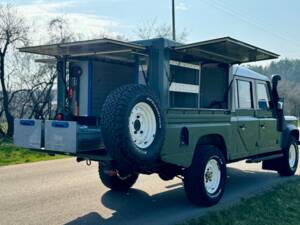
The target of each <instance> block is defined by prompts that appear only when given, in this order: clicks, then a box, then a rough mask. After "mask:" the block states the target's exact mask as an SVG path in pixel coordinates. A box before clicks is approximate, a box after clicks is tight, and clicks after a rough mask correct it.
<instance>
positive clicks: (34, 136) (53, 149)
mask: <svg viewBox="0 0 300 225" xmlns="http://www.w3.org/2000/svg"><path fill="white" fill-rule="evenodd" d="M14 144H15V145H16V146H19V147H24V148H30V149H33V150H36V151H40V152H47V153H50V154H65V155H72V156H77V157H82V158H90V157H88V156H92V155H93V156H94V158H97V159H99V160H101V159H107V157H108V156H107V153H106V151H105V149H104V145H103V142H102V137H101V130H100V129H96V128H90V127H88V126H82V125H79V124H78V123H77V122H75V121H57V120H46V121H42V120H29V119H16V120H15V123H14ZM97 156H99V157H97Z"/></svg>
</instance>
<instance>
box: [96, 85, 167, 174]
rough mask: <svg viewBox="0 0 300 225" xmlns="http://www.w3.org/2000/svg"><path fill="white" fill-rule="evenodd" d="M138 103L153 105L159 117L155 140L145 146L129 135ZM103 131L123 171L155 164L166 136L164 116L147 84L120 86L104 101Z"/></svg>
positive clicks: (114, 158) (104, 138) (156, 116)
mask: <svg viewBox="0 0 300 225" xmlns="http://www.w3.org/2000/svg"><path fill="white" fill-rule="evenodd" d="M138 103H146V104H147V105H148V106H150V108H151V110H152V112H153V113H154V115H155V119H156V128H157V129H156V133H155V134H153V137H154V140H153V141H152V143H151V145H150V146H148V147H146V148H140V147H138V146H137V145H136V144H135V143H134V141H133V139H132V137H131V134H130V128H129V118H130V115H131V113H132V109H133V108H134V107H135V106H136V104H138ZM134 129H135V128H134ZM101 131H102V137H103V141H104V145H105V147H106V149H107V151H108V153H109V154H110V156H111V157H112V159H113V160H114V161H115V162H116V163H117V164H118V165H119V166H121V167H122V168H123V169H124V170H128V171H130V170H132V171H134V170H136V169H138V168H140V167H145V166H149V165H150V166H151V165H153V163H154V162H155V161H156V160H157V159H158V158H159V156H160V150H161V147H162V144H163V142H164V137H165V122H164V115H163V113H162V110H161V107H160V102H159V99H158V97H157V96H156V95H155V94H154V93H153V92H152V91H151V90H150V89H149V88H148V87H146V86H144V85H137V84H129V85H124V86H121V87H119V88H117V89H116V90H114V91H112V92H111V93H110V94H109V95H108V97H107V99H106V101H105V103H104V104H103V108H102V118H101Z"/></svg>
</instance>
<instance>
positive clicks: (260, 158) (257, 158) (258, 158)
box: [246, 153, 283, 163]
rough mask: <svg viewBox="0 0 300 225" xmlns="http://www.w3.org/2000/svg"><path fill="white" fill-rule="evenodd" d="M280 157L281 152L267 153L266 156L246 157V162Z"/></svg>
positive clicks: (281, 155)
mask: <svg viewBox="0 0 300 225" xmlns="http://www.w3.org/2000/svg"><path fill="white" fill-rule="evenodd" d="M280 157H283V153H279V154H274V155H268V156H259V157H254V158H252V159H247V160H246V163H259V162H261V161H265V160H271V159H276V158H280Z"/></svg>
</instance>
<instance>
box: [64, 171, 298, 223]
mask: <svg viewBox="0 0 300 225" xmlns="http://www.w3.org/2000/svg"><path fill="white" fill-rule="evenodd" d="M296 178H298V179H299V176H294V177H293V178H281V177H279V176H278V175H277V173H270V172H264V171H250V170H239V169H235V168H229V169H228V180H227V184H226V191H225V194H224V197H223V199H222V200H221V202H220V203H219V204H218V205H217V206H214V207H211V208H199V207H196V206H193V205H191V204H190V203H189V202H188V200H187V199H186V197H185V193H184V189H183V187H182V185H181V184H180V183H179V184H176V185H175V186H174V185H170V186H169V188H172V189H171V190H168V191H165V192H161V193H159V194H155V195H152V196H150V195H148V194H147V193H146V192H144V191H142V190H137V189H131V190H130V191H128V192H127V193H118V192H113V191H107V192H106V193H105V194H104V195H103V196H101V199H100V202H99V204H101V206H102V207H103V206H104V207H105V208H109V209H111V210H113V211H115V212H114V213H113V214H112V216H111V217H110V218H103V217H102V216H101V215H100V214H99V212H91V213H89V214H86V215H84V216H82V217H79V218H77V219H75V220H73V221H71V222H69V223H67V225H79V224H80V225H82V224H84V225H85V224H86V225H88V224H128V223H130V224H145V222H146V221H147V222H146V223H147V224H161V223H162V221H163V220H164V219H165V218H166V217H171V218H172V217H174V218H175V217H178V218H182V219H183V218H185V217H190V216H193V215H198V216H200V215H203V214H205V213H206V212H208V211H211V210H215V209H219V208H220V207H224V206H226V205H228V204H231V203H234V202H237V201H239V200H240V199H241V198H245V197H249V196H251V195H253V194H256V193H259V192H260V191H263V190H267V189H268V188H270V187H271V186H274V185H276V184H279V183H282V182H285V181H287V180H290V179H296ZM166 184H167V183H166ZM166 187H168V185H166ZM175 221H176V220H175Z"/></svg>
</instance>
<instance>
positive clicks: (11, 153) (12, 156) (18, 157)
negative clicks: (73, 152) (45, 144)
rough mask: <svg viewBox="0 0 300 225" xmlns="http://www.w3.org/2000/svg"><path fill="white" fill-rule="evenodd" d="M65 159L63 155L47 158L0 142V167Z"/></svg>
mask: <svg viewBox="0 0 300 225" xmlns="http://www.w3.org/2000/svg"><path fill="white" fill-rule="evenodd" d="M65 157H66V156H63V155H55V156H49V155H48V154H45V153H39V152H34V151H30V150H28V149H24V148H18V147H15V146H14V145H13V144H12V143H10V142H2V143H1V142H0V166H7V165H13V164H20V163H29V162H37V161H44V160H52V159H61V158H65Z"/></svg>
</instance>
